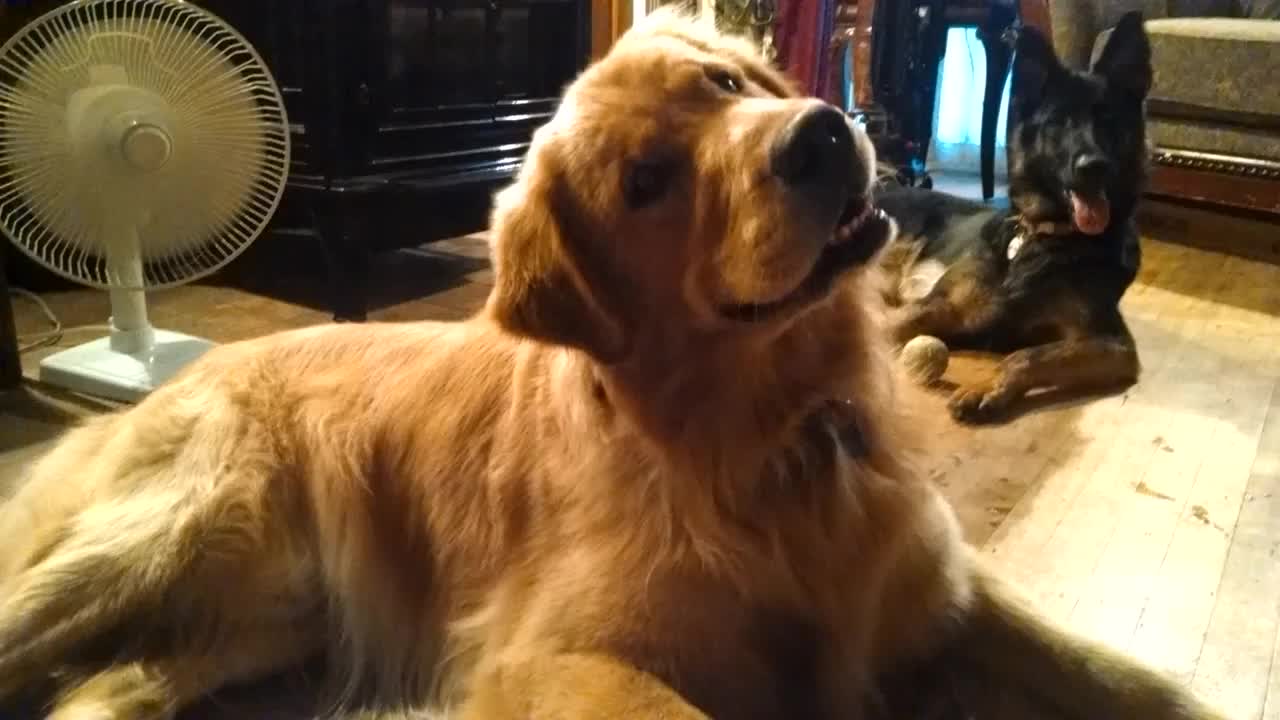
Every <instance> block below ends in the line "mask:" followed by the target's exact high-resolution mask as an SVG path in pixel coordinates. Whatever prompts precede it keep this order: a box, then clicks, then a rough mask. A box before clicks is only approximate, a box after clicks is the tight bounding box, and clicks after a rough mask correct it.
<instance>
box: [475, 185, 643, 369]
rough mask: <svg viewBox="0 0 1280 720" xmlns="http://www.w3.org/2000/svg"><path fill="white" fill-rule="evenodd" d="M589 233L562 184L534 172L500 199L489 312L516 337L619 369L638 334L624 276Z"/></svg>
mask: <svg viewBox="0 0 1280 720" xmlns="http://www.w3.org/2000/svg"><path fill="white" fill-rule="evenodd" d="M589 226H590V223H588V222H586V221H585V219H584V218H583V217H582V215H581V210H580V209H578V208H576V207H575V203H574V202H573V200H572V198H571V197H570V193H569V191H568V188H567V187H566V186H565V183H564V181H563V180H562V179H560V178H558V177H557V176H556V175H555V173H554V172H548V171H546V170H545V169H535V168H532V167H526V168H525V171H524V172H522V173H521V177H520V179H519V180H518V181H517V182H516V183H515V184H514V185H511V186H510V187H508V188H506V189H504V190H502V191H501V192H499V193H498V194H497V196H496V198H495V202H494V211H493V217H492V223H491V225H490V227H491V233H492V235H491V238H492V239H491V243H492V250H491V254H492V257H493V265H494V275H495V281H494V289H493V292H492V294H490V296H489V303H488V312H489V315H490V317H492V318H493V319H494V320H496V321H497V323H498V325H499V326H501V327H502V328H503V329H505V330H507V331H508V332H511V333H513V334H516V335H520V336H522V337H527V338H531V339H534V340H538V341H541V342H546V343H551V344H554V345H564V346H568V347H573V348H577V349H579V350H583V351H585V352H586V353H588V354H590V355H591V356H592V357H594V358H595V359H596V360H598V361H600V362H603V363H614V362H617V361H619V360H622V359H623V358H624V357H625V356H626V355H627V353H628V351H629V350H630V347H629V342H630V333H629V332H628V328H627V323H626V322H625V317H624V315H623V313H622V311H621V308H620V303H618V302H617V299H618V298H619V297H620V296H619V294H618V286H617V284H616V283H614V282H611V280H614V279H616V272H611V271H610V266H609V260H608V259H607V258H605V257H603V256H602V254H601V253H600V252H599V251H598V250H597V249H596V248H595V246H593V245H591V244H590V236H589V233H590V232H591V230H590V228H589Z"/></svg>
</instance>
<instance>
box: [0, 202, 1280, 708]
mask: <svg viewBox="0 0 1280 720" xmlns="http://www.w3.org/2000/svg"><path fill="white" fill-rule="evenodd" d="M1161 217H1162V218H1164V220H1165V221H1167V222H1163V224H1162V222H1159V221H1157V222H1155V223H1154V225H1155V226H1156V227H1157V230H1156V231H1154V232H1153V234H1152V235H1151V236H1149V237H1147V238H1146V239H1145V240H1144V253H1145V257H1144V267H1143V271H1142V273H1141V276H1140V279H1139V281H1138V283H1137V284H1136V285H1135V286H1134V288H1133V289H1132V291H1131V292H1130V293H1129V294H1128V296H1127V297H1126V299H1125V302H1124V310H1125V315H1126V317H1128V319H1129V321H1130V323H1131V326H1132V329H1133V332H1134V334H1135V336H1136V337H1137V341H1138V346H1139V349H1140V353H1141V356H1142V360H1143V364H1144V373H1143V376H1142V379H1141V381H1140V382H1139V383H1138V384H1137V385H1136V386H1134V387H1133V388H1131V389H1130V390H1129V391H1128V392H1126V393H1123V394H1119V395H1114V396H1107V397H1099V398H1092V399H1088V400H1087V401H1079V402H1070V403H1062V402H1053V400H1054V399H1053V398H1044V399H1042V401H1041V402H1040V403H1039V404H1038V405H1039V406H1038V407H1037V408H1036V409H1035V410H1033V411H1032V412H1029V413H1028V414H1026V415H1024V416H1023V417H1021V418H1018V419H1016V420H1014V421H1012V422H1010V423H1009V424H1006V425H1003V426H999V427H991V428H981V429H972V428H965V427H960V426H956V425H954V424H953V423H951V421H950V420H949V419H946V418H945V414H944V412H943V409H942V408H943V403H944V398H943V397H942V396H940V395H933V394H929V395H925V396H924V397H922V398H918V399H919V400H920V402H923V403H924V404H925V406H926V407H927V408H929V409H931V410H932V412H931V413H930V415H931V416H933V417H936V418H938V423H939V425H938V428H937V432H935V433H933V434H932V437H933V438H934V441H933V444H932V445H931V446H930V447H929V448H928V454H927V456H926V457H925V458H924V462H925V464H926V469H927V470H928V471H929V472H930V473H932V475H933V476H934V477H935V478H936V479H937V481H938V482H939V483H940V484H941V485H942V486H943V487H944V488H945V491H946V492H947V494H948V495H949V497H950V498H951V499H952V500H953V502H954V504H955V505H956V507H957V510H958V512H959V514H960V517H961V519H962V522H963V525H964V528H965V531H966V533H967V534H968V536H969V538H970V539H971V540H972V541H973V542H975V543H977V544H979V545H980V546H981V547H982V548H983V551H984V552H985V553H986V554H987V555H988V556H989V558H990V559H991V560H992V561H993V562H994V563H996V564H997V565H998V566H1000V567H1002V568H1004V570H1005V571H1006V572H1007V573H1008V574H1009V576H1010V577H1011V578H1012V579H1014V580H1016V581H1017V582H1019V583H1020V584H1021V585H1022V586H1023V587H1024V588H1025V589H1026V591H1027V592H1028V594H1029V595H1030V596H1032V597H1033V598H1035V599H1037V600H1038V601H1039V603H1040V604H1041V606H1042V607H1043V608H1044V609H1045V610H1046V611H1047V612H1048V613H1050V614H1051V615H1052V616H1053V617H1055V618H1057V619H1059V620H1061V621H1063V622H1066V623H1068V624H1069V625H1070V626H1072V627H1074V628H1075V629H1077V630H1079V631H1081V632H1083V633H1086V634H1088V635H1090V636H1092V637H1095V638H1097V639H1099V640H1101V641H1103V642H1106V643H1109V644H1111V645H1114V646H1116V647H1119V648H1125V649H1128V650H1130V651H1132V652H1133V653H1135V654H1137V655H1138V656H1139V657H1141V658H1142V659H1144V660H1146V661H1148V662H1150V663H1153V664H1154V665H1156V666H1158V667H1160V668H1163V669H1165V670H1168V671H1169V672H1170V673H1172V674H1174V675H1175V676H1176V677H1177V678H1179V679H1180V680H1182V681H1183V682H1185V683H1188V684H1189V685H1190V686H1192V687H1193V688H1195V689H1196V690H1197V691H1199V692H1202V693H1203V694H1204V695H1205V696H1206V697H1207V698H1208V699H1210V700H1212V701H1214V702H1216V703H1218V704H1220V705H1221V706H1222V708H1223V709H1224V710H1225V711H1227V713H1228V715H1229V717H1232V718H1239V719H1240V720H1246V719H1256V718H1265V719H1266V720H1280V662H1278V661H1277V658H1276V653H1277V650H1278V646H1277V630H1278V629H1280V562H1277V557H1276V554H1277V548H1280V391H1278V390H1277V377H1278V376H1280V265H1276V264H1273V263H1272V262H1262V261H1257V260H1249V259H1245V258H1243V257H1239V256H1236V255H1232V254H1229V253H1227V252H1220V251H1217V250H1214V249H1211V248H1212V247H1214V246H1215V245H1221V247H1231V248H1233V249H1236V250H1238V249H1240V248H1241V244H1242V243H1243V244H1245V245H1248V247H1249V248H1250V249H1254V250H1257V254H1260V255H1269V254H1270V255H1274V254H1275V252H1276V247H1275V245H1274V244H1272V245H1267V244H1266V243H1267V242H1268V240H1267V239H1268V238H1277V237H1280V231H1278V230H1277V228H1275V227H1271V228H1269V229H1268V228H1265V227H1264V228H1263V229H1262V230H1261V231H1259V230H1258V229H1257V228H1256V227H1255V228H1253V230H1252V231H1251V232H1253V233H1254V234H1253V236H1251V237H1255V238H1261V239H1259V240H1257V242H1256V244H1254V245H1249V243H1250V242H1253V241H1252V240H1249V239H1248V237H1246V238H1244V239H1242V238H1241V235H1246V236H1247V235H1248V234H1249V233H1247V232H1243V231H1240V230H1239V228H1238V227H1237V226H1235V225H1232V224H1231V223H1229V222H1225V221H1223V222H1219V221H1217V220H1216V219H1213V218H1212V217H1210V218H1209V219H1208V220H1207V221H1206V220H1205V218H1204V217H1200V218H1199V219H1195V218H1194V217H1193V218H1192V220H1191V221H1187V220H1186V218H1185V217H1184V218H1183V219H1181V220H1179V219H1178V218H1176V217H1175V218H1174V219H1173V220H1169V219H1168V218H1167V217H1164V216H1161ZM1157 220H1159V218H1158V219H1157ZM1169 237H1173V238H1175V239H1179V240H1185V239H1188V238H1190V239H1194V240H1196V241H1197V243H1198V244H1199V245H1201V246H1204V245H1208V246H1209V247H1210V249H1206V248H1205V247H1191V246H1187V245H1182V244H1178V243H1171V242H1165V241H1162V239H1161V238H1169ZM433 247H434V250H432V252H433V253H441V252H443V253H444V254H446V255H447V254H449V253H454V254H456V255H457V257H458V260H459V263H460V265H459V267H458V268H456V272H454V271H450V272H451V273H452V274H451V275H450V277H451V278H453V279H452V280H450V281H449V282H446V283H443V284H441V283H440V282H439V280H438V276H439V275H440V272H439V271H440V267H441V266H437V265H430V263H436V262H442V261H441V260H440V258H435V259H430V258H428V259H427V260H424V258H423V257H422V256H409V257H408V259H404V258H402V259H401V260H402V261H403V263H409V264H410V265H411V266H412V268H415V269H406V268H405V267H401V266H400V265H397V264H395V263H394V262H393V261H388V262H389V263H391V264H387V265H384V266H382V267H383V270H382V271H380V272H386V273H388V274H389V275H395V276H396V277H397V278H399V279H398V280H397V281H396V282H391V283H384V284H386V285H390V286H398V287H401V288H402V289H403V290H404V292H403V293H402V296H398V297H394V298H390V299H388V300H387V301H386V302H385V303H384V304H383V306H382V307H381V309H379V310H378V311H377V312H376V313H375V317H377V318H381V319H409V318H420V317H458V316H460V315H462V314H465V313H466V312H467V311H469V310H470V309H472V308H475V307H477V306H478V305H479V304H480V302H482V301H483V298H484V294H485V292H486V290H487V283H488V282H490V280H491V277H490V276H489V274H488V271H487V270H486V269H483V268H478V267H477V266H476V259H477V258H478V257H483V255H484V248H483V245H482V242H481V241H478V240H472V241H469V242H468V241H462V242H457V243H454V244H453V245H448V244H446V245H440V246H433ZM423 262H428V265H427V266H424V265H422V264H421V263H423ZM443 262H446V264H447V262H448V261H443ZM414 263H417V264H414ZM424 267H431V268H434V269H433V270H432V272H431V273H421V272H420V270H422V268H424ZM446 274H448V273H446ZM415 282H416V283H419V285H418V286H415V285H414V283H415ZM46 297H47V298H48V299H49V300H50V302H51V304H52V305H53V306H54V309H55V310H56V311H58V312H59V314H60V315H63V318H64V322H66V323H68V324H79V323H90V322H101V321H102V320H101V315H100V314H101V312H102V311H103V307H102V305H103V303H102V300H101V298H100V296H98V295H97V294H96V293H93V292H91V291H69V292H65V293H57V294H50V295H48V296H46ZM153 307H154V310H155V315H156V316H157V317H158V318H159V319H160V321H161V322H162V324H164V325H165V326H166V327H170V328H173V329H177V330H183V331H187V332H195V333H199V334H204V335H206V336H209V337H213V338H214V339H217V340H221V341H228V340H235V339H239V338H241V337H249V336H253V335H257V334H261V333H262V332H266V331H269V330H273V329H280V328H284V327H295V326H299V325H305V324H312V323H315V322H323V321H325V320H326V315H325V314H324V313H323V312H321V311H320V310H318V309H316V307H314V306H308V305H306V304H305V303H299V302H297V301H296V300H284V299H279V298H272V297H266V296H263V295H262V294H261V293H249V292H245V291H244V290H243V289H240V288H236V287H226V286H210V285H198V286H192V287H187V288H181V289H179V290H175V291H172V292H169V293H162V294H160V295H158V296H156V298H155V300H154V305H153ZM18 310H19V318H18V320H19V327H20V330H21V331H22V332H32V331H35V330H39V329H41V327H40V316H39V315H38V314H37V313H36V311H35V310H34V309H32V308H31V306H29V305H28V304H26V303H24V302H19V303H18ZM88 337H89V336H87V335H83V334H82V335H77V336H75V337H74V338H69V339H68V340H67V341H66V342H72V341H82V340H85V339H88ZM39 354H40V353H39V352H36V353H32V354H30V355H29V356H27V357H26V358H25V362H26V365H27V368H28V370H29V371H34V367H35V361H36V359H37V358H38V357H39ZM989 367H990V360H989V359H985V358H963V357H962V358H957V359H956V360H955V361H954V362H953V366H952V368H951V370H950V371H949V373H948V377H949V379H952V380H957V379H963V378H965V377H969V376H972V375H974V374H978V373H982V372H986V371H987V370H988V369H989ZM44 398H45V395H44V394H43V392H42V391H39V390H37V389H33V388H28V389H27V390H26V391H23V392H21V393H18V394H13V395H10V396H9V397H7V398H6V397H4V396H0V426H2V427H3V428H4V432H3V433H0V435H2V436H3V438H0V496H2V495H3V494H4V486H5V485H8V484H11V482H6V480H9V481H12V480H13V479H15V478H16V474H17V471H18V468H20V466H21V465H22V463H23V462H24V461H25V460H26V459H27V458H29V457H30V456H31V454H32V453H34V452H36V451H37V450H38V449H39V448H40V447H41V446H42V445H43V444H44V443H45V442H47V441H48V439H49V438H50V437H51V436H52V434H53V432H54V431H56V429H57V428H58V427H60V426H61V425H62V424H64V423H65V417H66V415H64V414H61V412H62V411H61V410H59V411H57V412H55V411H51V410H49V409H48V407H46V405H44V404H42V403H44V402H45V400H44ZM59 407H65V403H64V404H62V405H60V406H59ZM36 408H38V409H36ZM83 411H85V410H84V408H83V407H81V409H80V410H78V412H83ZM88 411H90V412H91V411H93V409H92V408H90V409H89V410H88ZM71 414H74V412H72V413H71ZM11 429H14V430H16V431H17V432H16V433H14V432H10V430H11ZM1135 720H1139V719H1135Z"/></svg>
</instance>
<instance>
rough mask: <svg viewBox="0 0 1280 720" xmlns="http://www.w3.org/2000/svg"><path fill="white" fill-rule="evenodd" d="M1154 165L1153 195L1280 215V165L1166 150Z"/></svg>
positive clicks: (1159, 152)
mask: <svg viewBox="0 0 1280 720" xmlns="http://www.w3.org/2000/svg"><path fill="white" fill-rule="evenodd" d="M1151 161H1152V162H1151V179H1150V184H1149V186H1148V189H1149V191H1150V192H1151V193H1152V194H1153V195H1163V196H1168V197H1174V198H1187V199H1190V200H1197V201H1200V202H1208V203H1214V204H1220V205H1230V206H1232V207H1238V208H1245V209H1248V210H1258V211H1262V212H1267V213H1276V214H1280V163H1276V162H1271V161H1266V160H1254V159H1250V158H1236V157H1231V156H1227V155H1217V154H1213V153H1202V152H1195V151H1190V150H1170V149H1165V148H1157V149H1156V151H1155V152H1154V153H1152V157H1151Z"/></svg>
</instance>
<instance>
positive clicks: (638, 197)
mask: <svg viewBox="0 0 1280 720" xmlns="http://www.w3.org/2000/svg"><path fill="white" fill-rule="evenodd" d="M670 175H671V167H670V164H669V163H664V162H656V161H652V160H650V161H638V162H636V163H634V164H632V166H631V168H630V169H629V170H628V171H627V174H626V177H625V178H623V181H622V195H623V197H624V198H625V199H626V201H627V205H628V206H629V207H631V208H632V209H633V210H639V209H640V208H644V207H647V206H649V205H652V204H654V203H655V202H657V201H658V200H659V199H661V198H662V196H663V195H664V194H665V193H666V191H667V184H668V182H669V180H670Z"/></svg>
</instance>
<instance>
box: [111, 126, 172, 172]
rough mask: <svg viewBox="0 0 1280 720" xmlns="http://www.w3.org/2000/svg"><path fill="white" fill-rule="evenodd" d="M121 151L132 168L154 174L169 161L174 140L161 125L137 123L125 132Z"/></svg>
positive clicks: (121, 142)
mask: <svg viewBox="0 0 1280 720" xmlns="http://www.w3.org/2000/svg"><path fill="white" fill-rule="evenodd" d="M120 150H121V153H122V154H123V155H124V159H125V160H126V161H128V163H129V165H130V166H132V167H134V168H135V169H137V170H141V171H143V172H154V171H156V170H159V169H160V168H162V167H164V164H165V163H166V162H168V161H169V155H170V153H172V152H173V140H172V139H170V138H169V134H168V133H166V132H165V131H164V129H163V128H161V127H160V126H159V125H153V124H151V123H137V124H135V125H133V126H132V127H130V128H129V129H128V130H125V132H124V137H123V138H121V141H120Z"/></svg>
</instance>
